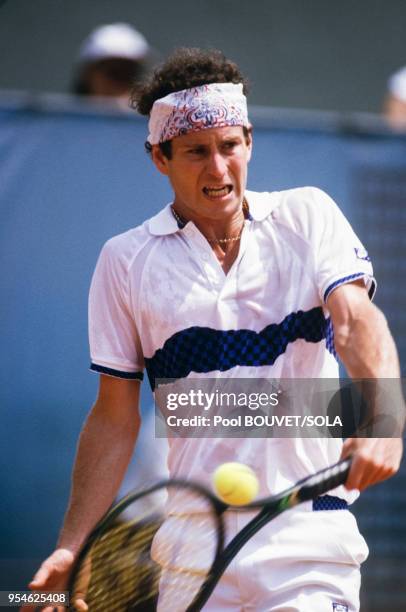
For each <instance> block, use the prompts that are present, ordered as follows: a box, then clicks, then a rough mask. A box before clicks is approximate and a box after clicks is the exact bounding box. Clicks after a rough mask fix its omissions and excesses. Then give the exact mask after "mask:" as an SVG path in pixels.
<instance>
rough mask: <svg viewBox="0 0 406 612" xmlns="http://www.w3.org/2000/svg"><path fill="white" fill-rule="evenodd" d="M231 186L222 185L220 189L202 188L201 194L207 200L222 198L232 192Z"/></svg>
mask: <svg viewBox="0 0 406 612" xmlns="http://www.w3.org/2000/svg"><path fill="white" fill-rule="evenodd" d="M232 189H233V188H232V186H231V185H223V186H222V187H203V193H204V194H205V195H207V196H208V197H209V198H223V197H224V196H227V195H228V194H229V193H231V191H232Z"/></svg>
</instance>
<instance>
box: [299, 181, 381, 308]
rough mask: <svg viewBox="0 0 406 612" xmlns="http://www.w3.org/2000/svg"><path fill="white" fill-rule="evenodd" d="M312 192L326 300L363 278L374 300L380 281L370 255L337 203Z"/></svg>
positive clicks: (317, 259) (318, 268)
mask: <svg viewBox="0 0 406 612" xmlns="http://www.w3.org/2000/svg"><path fill="white" fill-rule="evenodd" d="M309 192H310V195H311V199H312V205H311V206H310V208H309V214H310V215H311V217H312V218H311V219H310V220H309V221H310V223H309V226H310V228H311V230H310V234H311V241H312V243H313V244H312V247H313V249H314V257H315V274H316V283H317V287H318V290H319V294H320V297H321V299H322V301H323V302H326V301H327V298H328V296H329V295H330V294H331V293H332V291H334V290H335V289H336V288H337V287H340V286H341V285H344V284H346V283H351V282H353V281H355V280H361V279H362V280H364V282H365V286H366V288H367V290H368V292H369V295H370V297H371V298H372V297H373V295H374V293H375V288H376V282H375V279H374V277H373V269H372V263H371V259H370V257H369V255H368V252H367V251H366V249H365V248H364V246H363V245H362V243H361V241H360V239H359V238H358V236H357V235H356V234H355V232H354V230H353V229H352V227H351V225H350V224H349V223H348V221H347V219H346V218H345V217H344V215H343V213H342V212H341V211H340V209H339V208H338V206H337V205H336V203H335V202H334V201H333V200H332V199H331V198H330V197H329V196H328V195H327V194H326V193H324V192H323V191H321V190H320V189H316V188H310V189H309Z"/></svg>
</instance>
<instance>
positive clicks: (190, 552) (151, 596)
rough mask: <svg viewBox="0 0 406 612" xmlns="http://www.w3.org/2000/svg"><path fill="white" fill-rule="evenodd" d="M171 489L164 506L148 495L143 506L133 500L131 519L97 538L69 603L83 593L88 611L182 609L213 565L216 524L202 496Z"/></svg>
mask: <svg viewBox="0 0 406 612" xmlns="http://www.w3.org/2000/svg"><path fill="white" fill-rule="evenodd" d="M176 493H177V495H176V496H175V497H176V500H174V499H172V500H171V501H170V503H167V504H166V505H164V506H162V504H160V505H159V504H158V505H157V504H156V500H155V499H154V496H153V495H151V496H150V498H147V499H145V498H144V499H143V500H142V501H143V504H142V506H141V504H138V503H137V502H135V503H134V504H132V506H131V507H130V508H129V510H130V511H131V512H130V513H131V514H133V515H135V518H131V519H130V520H127V521H126V522H117V521H116V522H115V523H113V524H112V525H110V526H109V527H108V528H107V529H106V530H105V531H104V532H103V533H102V534H101V535H99V536H98V537H97V538H96V540H95V541H94V542H93V544H92V546H91V547H90V549H89V550H88V552H87V554H86V557H85V558H84V559H83V560H82V563H81V567H80V570H79V572H78V573H77V574H76V577H75V581H74V585H73V589H72V593H71V600H72V601H74V600H75V599H77V598H79V597H80V596H81V595H82V594H83V595H84V599H85V601H86V603H87V604H88V606H89V612H150V611H151V612H152V611H155V610H159V611H160V612H169V611H170V612H176V611H179V612H185V610H186V609H187V608H188V606H189V605H190V604H191V603H192V601H193V599H194V598H195V596H196V594H197V592H198V591H199V589H200V587H201V585H202V584H203V582H204V581H205V579H206V576H207V573H208V572H209V570H210V568H211V566H212V564H213V561H214V558H215V555H216V547H217V543H218V524H217V521H216V516H215V514H214V512H213V509H212V507H210V505H209V503H208V502H207V500H206V499H205V498H204V496H199V494H197V493H196V492H193V493H190V492H184V491H181V492H180V493H181V495H179V492H176ZM185 509H186V511H185ZM196 509H199V512H194V511H193V510H196ZM127 518H128V517H127V516H126V519H127ZM158 595H159V601H158ZM73 609H74V608H73Z"/></svg>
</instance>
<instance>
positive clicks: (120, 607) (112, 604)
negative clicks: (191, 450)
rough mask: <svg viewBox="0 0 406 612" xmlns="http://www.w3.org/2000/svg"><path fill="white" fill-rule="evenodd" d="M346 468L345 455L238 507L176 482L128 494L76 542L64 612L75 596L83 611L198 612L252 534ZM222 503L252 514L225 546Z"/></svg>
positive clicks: (340, 477) (321, 490) (342, 477)
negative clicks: (82, 603)
mask: <svg viewBox="0 0 406 612" xmlns="http://www.w3.org/2000/svg"><path fill="white" fill-rule="evenodd" d="M350 466H351V458H348V459H345V460H343V461H340V462H339V463H337V464H335V465H333V466H331V467H328V468H326V469H324V470H321V471H320V472H317V473H316V474H313V475H312V476H309V477H307V478H304V479H303V480H300V481H299V482H297V483H296V484H295V485H294V486H292V487H290V488H289V489H286V490H285V491H283V492H282V493H280V494H278V495H275V496H272V497H268V498H265V499H261V500H258V501H255V502H253V503H251V504H248V505H246V506H227V505H226V504H224V503H223V502H222V501H220V500H219V499H217V498H216V497H215V496H214V495H213V494H212V493H211V492H210V491H209V490H208V489H206V488H205V487H203V486H201V485H199V484H196V483H193V482H189V481H183V480H167V481H162V482H159V483H157V484H155V485H154V486H151V487H149V488H147V489H145V490H143V491H141V492H136V493H131V494H129V495H128V496H127V497H125V498H124V499H123V500H121V501H120V502H119V503H118V504H117V505H116V506H115V507H113V508H112V510H110V512H108V514H107V515H106V516H105V517H104V518H103V519H102V521H101V522H100V523H99V525H98V526H97V527H96V528H95V530H94V531H93V532H92V534H91V535H90V537H89V539H88V541H87V543H86V544H85V546H84V547H83V549H82V551H81V554H80V556H79V558H78V561H77V563H76V566H75V568H74V571H73V573H72V577H71V583H70V587H69V591H70V594H71V609H72V610H75V607H74V602H75V600H77V598H80V597H83V598H84V599H85V601H86V603H87V605H88V606H89V611H90V612H106V611H107V610H108V611H109V612H130V611H131V612H153V611H155V610H159V611H160V612H168V611H169V610H170V611H171V612H198V611H199V610H201V609H202V608H203V606H204V605H205V603H206V602H207V600H208V599H209V597H210V595H211V593H212V592H213V590H214V588H215V586H216V584H217V583H218V581H219V580H220V578H221V576H222V574H223V572H224V571H225V570H226V568H227V566H228V565H229V564H230V562H231V560H232V559H233V558H234V557H235V556H236V554H237V553H238V552H239V551H240V549H241V548H242V547H243V546H244V544H245V543H246V542H247V541H248V540H249V539H250V538H251V537H252V536H253V535H254V534H256V533H257V532H258V531H259V530H260V529H261V528H262V527H263V526H264V525H265V524H266V523H268V522H269V521H271V520H272V519H273V518H275V517H276V516H278V515H280V514H281V513H282V512H284V511H285V510H287V509H289V508H293V507H294V506H296V505H298V504H300V503H302V502H305V501H309V500H312V499H315V498H317V497H319V496H320V495H323V494H325V493H327V492H328V491H329V490H331V489H333V488H335V487H337V486H339V485H340V484H344V483H345V481H346V479H347V476H348V472H349V469H350ZM227 508H232V509H233V511H238V512H247V511H250V512H253V511H255V510H259V512H258V513H257V514H256V515H255V516H254V518H253V519H251V521H249V522H248V524H247V525H246V526H245V527H244V528H243V529H242V530H241V531H240V532H239V533H238V534H237V535H236V536H235V537H234V538H233V539H232V540H231V542H229V544H228V545H227V546H226V547H225V546H224V541H225V527H224V521H223V515H224V512H225V510H227ZM129 514H130V515H131V516H130V517H129V516H128V515H129ZM124 516H125V520H124V518H123V517H124Z"/></svg>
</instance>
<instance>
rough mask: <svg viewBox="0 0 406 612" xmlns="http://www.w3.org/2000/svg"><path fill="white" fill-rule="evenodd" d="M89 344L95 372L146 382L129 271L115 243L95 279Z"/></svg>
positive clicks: (109, 244)
mask: <svg viewBox="0 0 406 612" xmlns="http://www.w3.org/2000/svg"><path fill="white" fill-rule="evenodd" d="M89 343H90V355H91V361H92V363H91V366H90V367H91V369H92V370H94V371H96V372H100V373H102V374H108V375H110V376H116V377H119V378H126V379H139V380H142V378H143V369H144V358H143V355H142V349H141V342H140V339H139V335H138V331H137V328H136V325H135V321H134V318H133V316H132V314H131V308H130V301H129V292H128V270H127V266H126V263H125V261H123V260H121V259H120V254H119V252H117V249H116V248H115V246H114V239H113V240H112V241H109V242H107V243H106V244H105V246H104V247H103V249H102V252H101V254H100V257H99V260H98V262H97V265H96V269H95V271H94V274H93V278H92V283H91V287H90V294H89Z"/></svg>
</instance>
